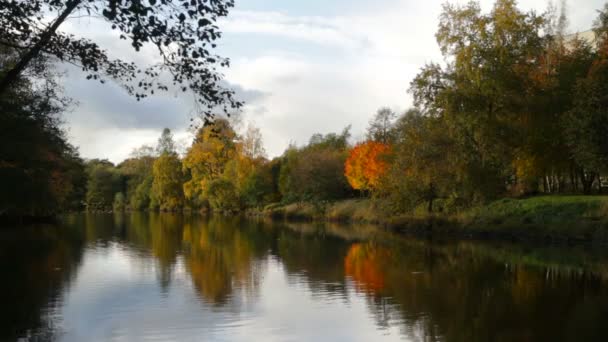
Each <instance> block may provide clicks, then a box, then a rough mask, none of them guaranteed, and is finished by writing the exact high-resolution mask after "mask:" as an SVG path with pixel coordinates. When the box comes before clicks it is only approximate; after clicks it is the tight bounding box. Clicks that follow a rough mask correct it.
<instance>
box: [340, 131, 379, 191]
mask: <svg viewBox="0 0 608 342" xmlns="http://www.w3.org/2000/svg"><path fill="white" fill-rule="evenodd" d="M389 151H390V147H389V146H388V145H387V144H384V143H380V142H375V141H367V142H364V143H361V144H358V145H356V146H355V147H354V148H353V149H351V150H350V152H349V155H348V158H347V159H346V163H345V166H344V175H345V176H346V179H348V183H349V184H350V186H352V187H353V189H356V190H374V189H375V188H376V187H377V186H378V185H379V183H380V178H381V177H382V176H383V175H384V173H385V172H386V169H387V167H388V163H387V161H386V157H387V155H388V154H389V153H390V152H389Z"/></svg>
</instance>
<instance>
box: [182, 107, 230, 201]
mask: <svg viewBox="0 0 608 342" xmlns="http://www.w3.org/2000/svg"><path fill="white" fill-rule="evenodd" d="M236 138H237V135H236V132H234V130H233V129H232V127H231V125H230V123H229V122H228V120H226V119H223V118H216V119H215V120H214V121H212V122H209V123H207V124H205V125H204V126H203V127H201V128H200V129H199V130H198V132H197V133H196V137H195V138H194V142H193V143H192V146H191V147H190V148H189V149H188V152H187V154H186V156H185V158H184V160H183V168H184V171H185V172H186V173H187V174H188V175H189V180H188V181H187V182H186V183H185V184H184V194H185V196H186V198H187V199H188V200H189V201H190V202H192V203H193V205H194V206H200V205H201V204H202V203H203V202H204V191H205V188H206V186H207V184H208V183H209V182H210V181H212V180H213V179H216V178H218V177H220V176H222V174H223V173H224V168H225V167H226V164H227V163H228V162H229V161H230V160H232V159H233V158H235V156H236V154H237V147H236Z"/></svg>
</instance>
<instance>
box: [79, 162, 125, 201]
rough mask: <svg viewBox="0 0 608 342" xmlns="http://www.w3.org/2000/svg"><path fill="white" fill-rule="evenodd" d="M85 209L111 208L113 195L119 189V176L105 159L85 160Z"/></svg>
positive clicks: (112, 165)
mask: <svg viewBox="0 0 608 342" xmlns="http://www.w3.org/2000/svg"><path fill="white" fill-rule="evenodd" d="M87 173H88V182H87V196H86V202H87V210H111V209H112V204H113V203H114V196H115V194H116V193H117V192H119V191H120V190H121V176H120V174H119V173H118V172H117V171H116V169H115V168H114V164H112V163H110V162H109V161H107V160H97V159H94V160H91V161H89V162H87Z"/></svg>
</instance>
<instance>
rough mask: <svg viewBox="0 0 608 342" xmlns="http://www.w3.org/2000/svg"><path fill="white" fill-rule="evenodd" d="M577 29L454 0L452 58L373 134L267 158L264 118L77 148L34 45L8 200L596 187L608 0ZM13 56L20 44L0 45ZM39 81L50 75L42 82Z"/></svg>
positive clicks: (247, 203) (196, 204)
mask: <svg viewBox="0 0 608 342" xmlns="http://www.w3.org/2000/svg"><path fill="white" fill-rule="evenodd" d="M589 25H590V27H591V26H592V27H593V36H594V37H595V39H593V40H591V39H586V38H585V39H583V36H580V37H579V36H578V35H576V34H575V35H568V34H566V33H567V32H566V31H567V18H566V16H565V14H564V13H563V11H562V13H559V12H558V11H556V10H548V11H547V12H546V13H543V14H536V13H534V12H524V11H521V10H520V9H518V8H517V6H516V2H515V1H513V0H498V1H497V2H496V3H495V5H494V7H493V9H492V10H491V11H490V12H489V13H484V12H483V11H482V10H481V8H480V5H479V4H478V3H476V2H469V3H468V4H466V5H451V4H446V5H444V7H443V12H442V14H441V17H440V24H439V28H438V31H437V34H436V38H437V43H438V44H439V47H440V49H441V52H442V54H443V57H444V60H443V61H442V62H440V63H430V64H427V65H426V66H424V67H423V68H422V69H421V70H420V72H419V74H418V75H417V76H416V77H415V78H414V80H413V81H412V82H411V84H410V88H409V92H410V94H411V95H412V96H413V99H414V105H415V106H414V108H412V109H409V110H407V111H406V112H405V113H403V114H398V113H396V112H395V111H393V110H391V109H389V108H382V109H380V110H379V111H378V112H377V113H376V115H375V116H374V118H373V119H372V120H371V121H370V124H369V126H368V129H367V135H366V139H365V140H364V141H359V142H353V141H352V139H351V136H350V128H349V127H346V128H345V129H344V130H343V131H342V132H339V133H329V134H315V135H313V136H312V137H311V138H310V140H309V142H308V143H307V144H305V145H303V146H295V145H292V146H289V147H288V148H287V150H286V151H285V152H284V153H283V154H282V155H281V156H279V157H276V158H273V159H271V160H270V159H268V158H267V157H266V154H265V152H264V148H263V142H262V136H261V134H260V130H259V129H257V128H255V127H254V126H252V125H249V126H248V127H247V129H241V131H243V132H242V133H239V132H237V131H238V130H236V129H235V128H234V124H233V123H232V122H233V121H232V120H230V119H228V118H226V117H224V116H223V115H219V114H218V115H215V116H213V117H212V118H206V119H205V120H202V121H201V122H204V123H202V124H201V125H200V127H198V129H196V132H194V139H193V141H192V144H191V146H189V147H188V149H187V151H186V152H185V153H182V154H180V153H178V152H177V150H176V147H175V142H174V141H173V138H172V134H171V132H170V130H169V129H165V130H164V131H163V132H162V135H161V136H160V138H159V140H158V144H157V146H156V147H150V146H143V147H141V148H138V149H136V150H135V151H133V153H132V155H131V157H130V158H129V159H127V160H125V161H123V162H121V163H120V164H118V165H114V164H112V163H110V162H109V161H107V160H87V161H84V160H82V159H81V158H80V157H79V156H78V153H77V151H76V149H75V148H74V147H72V146H70V145H69V143H67V140H66V138H65V134H64V133H63V131H62V128H61V127H62V125H61V122H60V120H59V118H60V115H61V112H62V111H64V110H66V108H67V107H68V106H69V105H70V104H69V99H67V98H64V97H63V95H62V94H61V91H60V88H59V87H58V86H57V82H58V81H57V76H56V75H53V67H52V65H51V64H50V63H49V62H48V61H46V60H44V59H39V60H37V62H36V63H35V65H34V67H31V68H30V69H31V72H30V73H28V74H23V75H22V76H20V78H19V80H18V82H17V83H16V85H15V86H13V87H11V89H10V90H8V91H4V92H3V93H2V94H1V98H0V100H1V104H0V106H1V111H2V113H3V115H2V117H1V120H2V124H1V125H0V126H1V127H2V134H1V135H0V139H3V141H2V143H1V144H0V146H2V147H0V149H2V152H1V154H0V179H1V182H2V188H3V191H2V194H1V195H0V196H1V198H0V215H34V216H35V215H49V214H52V213H56V212H58V211H60V210H79V209H87V210H93V211H97V210H100V211H108V210H163V211H177V210H184V209H189V210H207V209H210V210H219V211H236V210H241V209H245V208H263V207H265V206H267V205H270V204H273V203H292V202H306V201H309V202H314V203H323V202H327V201H336V200H341V199H346V198H353V197H362V196H365V197H370V198H372V199H373V200H374V202H375V203H376V204H377V206H378V208H380V209H381V210H386V211H387V212H388V213H390V214H398V213H407V212H409V211H412V210H413V209H415V208H419V207H424V208H425V210H427V211H429V212H434V211H438V210H441V211H447V212H450V211H458V210H461V209H464V208H467V207H470V206H473V205H477V204H482V203H486V202H488V201H491V200H493V199H497V198H501V197H516V196H530V195H534V194H540V193H544V194H559V193H584V194H591V193H598V192H601V191H602V189H603V186H605V180H606V179H605V176H606V175H607V171H608V97H607V96H608V95H607V94H608V5H607V6H606V7H605V8H604V10H603V11H601V12H599V15H598V17H597V19H596V20H595V21H594V22H593V23H589ZM0 53H1V58H2V62H1V63H0V64H2V65H7V64H10V60H11V58H14V53H13V52H12V50H10V49H4V50H2V51H0ZM40 80H43V82H41V81H40Z"/></svg>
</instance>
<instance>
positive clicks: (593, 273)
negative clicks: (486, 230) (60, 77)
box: [0, 214, 608, 341]
mask: <svg viewBox="0 0 608 342" xmlns="http://www.w3.org/2000/svg"><path fill="white" fill-rule="evenodd" d="M604 250H605V248H597V249H595V250H594V249H591V250H590V249H589V248H565V247H543V248H541V247H532V246H521V245H498V244H481V243H473V242H454V241H448V242H430V241H422V240H415V239H409V238H405V237H401V236H397V235H391V234H389V233H386V232H382V231H381V230H378V229H376V228H374V227H367V226H339V225H331V224H318V225H312V224H276V223H274V224H273V223H269V222H261V221H251V220H245V219H241V218H234V217H233V218H222V217H213V218H202V217H198V216H180V215H170V214H162V215H157V214H151V215H147V214H133V215H75V216H70V217H68V218H66V220H65V222H64V223H63V224H61V225H60V226H57V227H20V228H19V229H13V230H5V231H2V232H0V266H1V268H0V269H1V270H2V274H3V278H2V281H1V282H0V303H2V306H0V340H1V341H4V340H7V341H14V340H23V341H27V340H32V341H202V340H204V341H397V340H399V341H608V253H606V252H604Z"/></svg>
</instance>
